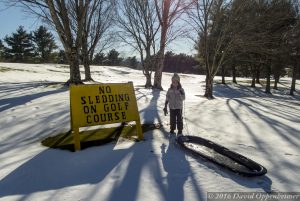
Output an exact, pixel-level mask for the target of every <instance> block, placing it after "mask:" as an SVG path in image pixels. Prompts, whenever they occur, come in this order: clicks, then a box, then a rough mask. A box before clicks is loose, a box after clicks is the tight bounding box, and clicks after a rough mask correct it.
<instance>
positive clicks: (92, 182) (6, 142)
mask: <svg viewBox="0 0 300 201" xmlns="http://www.w3.org/2000/svg"><path fill="white" fill-rule="evenodd" d="M3 67H5V68H6V69H8V70H6V71H3V72H1V70H0V117H1V118H0V128H1V134H0V200H1V201H2V200H5V201H6V200H9V201H11V200H30V201H31V200H49V201H50V200H67V201H68V200H72V201H73V200H97V201H99V200H100V201H101V200H105V201H116V200H143V201H148V200H149V201H161V200H166V201H176V200H178V201H181V200H188V201H193V200H195V201H196V200H206V195H207V192H218V191H220V192H271V191H274V192H293V191H299V188H300V181H299V169H300V154H299V153H300V139H299V133H300V124H299V123H300V109H299V106H300V102H299V100H300V96H299V94H298V93H296V96H294V97H291V96H289V95H287V94H288V92H289V90H288V88H287V87H288V86H289V83H290V81H291V80H290V79H289V78H284V79H283V80H282V83H281V84H280V85H279V86H280V89H279V91H273V95H267V94H265V93H264V92H263V91H264V88H263V87H262V86H260V85H259V86H258V87H257V88H250V87H248V85H249V83H248V84H247V83H245V81H247V79H242V78H239V79H238V82H239V81H240V83H241V84H229V85H225V86H224V85H221V84H216V85H215V88H214V91H215V92H214V94H215V97H216V98H215V99H213V100H207V99H205V98H203V97H202V95H203V93H204V84H205V81H204V79H205V77H204V76H202V75H184V74H180V76H181V82H182V85H183V87H184V89H185V91H186V97H187V99H186V101H185V103H184V117H185V118H184V127H185V128H184V134H190V135H198V136H202V137H204V138H207V139H210V140H212V141H214V142H216V143H219V144H222V145H223V146H225V147H228V148H230V149H232V150H233V151H236V152H238V153H240V154H242V155H245V156H246V157H249V158H251V159H253V160H255V161H257V162H258V163H260V164H262V165H263V166H265V167H266V168H267V169H268V173H267V174H266V175H265V176H262V177H255V178H247V177H242V176H240V175H236V174H234V173H232V172H230V171H228V170H225V169H223V168H221V167H219V166H217V165H215V164H212V163H211V162H209V161H206V160H204V159H202V158H199V157H195V156H193V155H191V154H188V153H187V152H185V151H184V150H183V149H182V148H180V147H179V145H177V144H176V143H175V140H174V136H171V135H170V134H168V131H169V128H168V123H169V117H168V116H167V117H165V116H164V115H163V111H162V108H163V107H164V101H165V95H166V91H158V90H151V89H144V88H143V87H142V85H143V84H144V82H145V78H144V76H143V74H142V72H140V71H136V70H132V69H129V68H125V67H124V68H123V67H122V68H120V67H106V66H92V72H93V75H92V76H93V78H94V79H95V80H96V81H99V82H128V81H133V83H134V85H135V89H136V97H137V100H138V107H139V111H140V117H141V121H142V123H158V122H160V123H163V125H164V126H163V128H162V129H156V130H151V131H148V132H146V133H144V136H145V141H142V142H132V141H129V140H125V139H122V140H120V141H118V142H113V143H109V144H106V145H103V146H96V147H91V148H88V149H84V150H82V151H79V152H69V151H63V150H55V149H49V148H47V147H44V146H42V145H41V143H40V142H41V141H42V140H43V139H45V138H47V137H49V136H54V135H55V134H57V133H60V132H65V131H67V130H69V128H70V117H69V115H70V114H69V92H68V89H67V88H64V87H62V84H63V82H65V81H66V80H67V79H68V76H69V74H68V68H67V67H66V66H64V65H59V64H43V65H40V64H18V63H0V69H1V68H3ZM81 70H83V69H81ZM171 76H172V74H171V73H164V75H163V87H164V89H167V88H168V86H169V85H170V79H171ZM216 79H220V78H216ZM227 79H230V78H227ZM297 90H299V84H298V83H297Z"/></svg>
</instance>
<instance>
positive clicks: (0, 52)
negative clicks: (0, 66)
mask: <svg viewBox="0 0 300 201" xmlns="http://www.w3.org/2000/svg"><path fill="white" fill-rule="evenodd" d="M3 52H4V45H3V43H2V40H1V39H0V61H2V60H3V57H4V53H3Z"/></svg>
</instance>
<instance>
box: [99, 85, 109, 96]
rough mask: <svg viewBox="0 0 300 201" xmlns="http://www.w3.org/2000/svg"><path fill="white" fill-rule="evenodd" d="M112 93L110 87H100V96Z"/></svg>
mask: <svg viewBox="0 0 300 201" xmlns="http://www.w3.org/2000/svg"><path fill="white" fill-rule="evenodd" d="M105 93H111V88H110V86H102V87H99V94H105Z"/></svg>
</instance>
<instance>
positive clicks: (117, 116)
mask: <svg viewBox="0 0 300 201" xmlns="http://www.w3.org/2000/svg"><path fill="white" fill-rule="evenodd" d="M115 119H116V120H119V119H120V117H119V112H115Z"/></svg>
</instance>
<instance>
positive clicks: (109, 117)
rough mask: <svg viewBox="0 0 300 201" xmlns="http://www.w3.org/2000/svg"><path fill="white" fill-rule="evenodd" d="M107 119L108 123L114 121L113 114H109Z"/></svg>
mask: <svg viewBox="0 0 300 201" xmlns="http://www.w3.org/2000/svg"><path fill="white" fill-rule="evenodd" d="M107 118H108V121H112V120H113V118H112V113H108V114H107Z"/></svg>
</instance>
